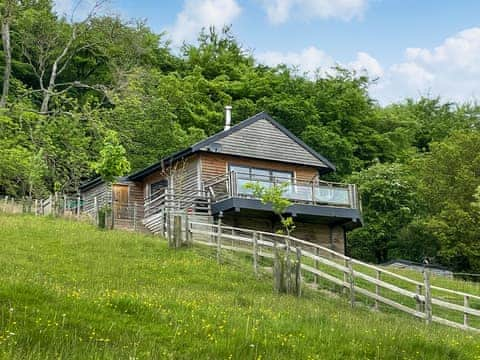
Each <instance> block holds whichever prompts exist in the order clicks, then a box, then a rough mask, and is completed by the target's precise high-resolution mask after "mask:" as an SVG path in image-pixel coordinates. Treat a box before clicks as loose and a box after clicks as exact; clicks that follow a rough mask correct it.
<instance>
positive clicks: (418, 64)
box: [257, 27, 480, 104]
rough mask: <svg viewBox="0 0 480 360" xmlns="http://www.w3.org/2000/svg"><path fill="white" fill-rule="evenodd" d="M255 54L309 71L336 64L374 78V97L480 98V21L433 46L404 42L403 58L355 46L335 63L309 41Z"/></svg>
mask: <svg viewBox="0 0 480 360" xmlns="http://www.w3.org/2000/svg"><path fill="white" fill-rule="evenodd" d="M257 59H258V60H259V61H260V62H262V63H265V64H267V65H271V66H273V65H277V64H287V65H291V66H295V67H297V68H298V70H299V72H300V73H301V74H303V73H304V72H306V73H307V76H309V77H314V75H315V70H316V69H317V68H319V67H320V68H321V70H320V71H319V72H318V74H319V75H320V76H323V75H325V74H329V73H331V70H330V68H331V67H332V66H334V65H336V64H338V65H340V66H343V67H346V68H348V69H351V70H355V71H356V72H357V73H360V74H362V73H367V74H368V75H369V76H370V77H371V78H379V80H378V82H377V83H376V84H374V85H372V86H371V88H370V93H371V95H372V96H373V97H374V98H376V99H378V100H379V101H380V103H382V104H387V103H390V102H394V101H401V100H402V99H405V98H407V97H412V98H418V97H419V96H422V95H425V96H440V97H442V98H444V99H445V100H451V101H459V102H462V101H472V100H480V86H479V84H480V27H479V28H471V29H466V30H464V31H461V32H459V33H457V34H455V35H453V36H451V37H448V38H446V39H445V40H444V41H443V42H442V43H441V44H440V45H439V46H437V47H434V48H431V49H429V48H407V49H405V56H404V59H402V60H400V61H398V62H397V63H394V64H392V65H390V66H388V67H382V65H381V64H380V63H379V62H378V61H377V59H375V58H374V57H372V56H371V55H369V54H368V53H366V52H358V53H357V54H356V58H355V59H353V60H352V61H349V62H345V63H343V64H342V63H340V62H338V61H335V59H334V58H333V57H332V56H331V55H329V54H327V53H325V52H324V51H322V50H321V49H318V48H316V47H314V46H310V47H308V48H306V49H304V50H302V51H299V52H287V53H280V52H265V53H261V54H258V56H257Z"/></svg>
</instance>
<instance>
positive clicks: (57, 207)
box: [55, 191, 60, 216]
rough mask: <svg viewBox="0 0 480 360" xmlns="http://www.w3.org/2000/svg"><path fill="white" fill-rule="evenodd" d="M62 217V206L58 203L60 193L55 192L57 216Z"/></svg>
mask: <svg viewBox="0 0 480 360" xmlns="http://www.w3.org/2000/svg"><path fill="white" fill-rule="evenodd" d="M59 215H60V204H59V201H58V191H55V216H59Z"/></svg>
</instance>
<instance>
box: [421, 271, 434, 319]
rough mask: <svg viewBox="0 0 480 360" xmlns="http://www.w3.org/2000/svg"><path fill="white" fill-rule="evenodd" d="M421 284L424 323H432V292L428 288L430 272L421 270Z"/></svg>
mask: <svg viewBox="0 0 480 360" xmlns="http://www.w3.org/2000/svg"><path fill="white" fill-rule="evenodd" d="M423 282H424V286H425V321H426V322H427V324H430V323H431V322H432V292H431V288H430V271H429V270H428V269H427V268H424V269H423Z"/></svg>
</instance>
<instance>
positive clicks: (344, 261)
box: [343, 259, 348, 294]
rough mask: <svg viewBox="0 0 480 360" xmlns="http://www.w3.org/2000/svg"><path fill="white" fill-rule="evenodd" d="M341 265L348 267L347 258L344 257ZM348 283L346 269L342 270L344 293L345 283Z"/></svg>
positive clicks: (345, 291) (345, 290)
mask: <svg viewBox="0 0 480 360" xmlns="http://www.w3.org/2000/svg"><path fill="white" fill-rule="evenodd" d="M343 266H344V267H346V268H348V259H344V260H343ZM347 283H348V271H344V272H343V284H344V285H343V293H344V294H346V293H347V285H345V284H347Z"/></svg>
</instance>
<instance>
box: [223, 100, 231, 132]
mask: <svg viewBox="0 0 480 360" xmlns="http://www.w3.org/2000/svg"><path fill="white" fill-rule="evenodd" d="M231 124H232V107H231V106H230V105H227V106H225V127H224V128H223V130H224V131H227V130H228V129H230V126H231Z"/></svg>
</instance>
